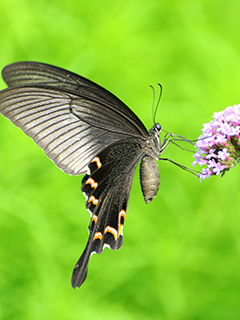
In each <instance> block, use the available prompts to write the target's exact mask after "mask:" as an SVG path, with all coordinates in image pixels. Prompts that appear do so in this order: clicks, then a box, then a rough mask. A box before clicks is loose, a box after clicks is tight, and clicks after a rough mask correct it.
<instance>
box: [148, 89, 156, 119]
mask: <svg viewBox="0 0 240 320" xmlns="http://www.w3.org/2000/svg"><path fill="white" fill-rule="evenodd" d="M149 87H150V88H152V91H153V103H152V119H153V123H154V124H155V121H154V105H155V89H154V87H153V86H152V85H151V84H150V85H149Z"/></svg>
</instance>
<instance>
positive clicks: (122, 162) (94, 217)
mask: <svg viewBox="0 0 240 320" xmlns="http://www.w3.org/2000/svg"><path fill="white" fill-rule="evenodd" d="M141 157H142V146H141V144H139V142H138V141H133V140H132V139H131V140H129V139H127V140H124V141H120V142H119V143H117V144H114V145H112V146H109V147H108V148H106V149H105V150H104V151H102V152H101V153H100V154H98V155H97V156H96V157H94V158H93V159H92V161H91V162H90V164H89V167H88V168H89V172H88V174H87V175H86V176H85V177H84V178H83V181H82V192H83V193H84V194H85V196H86V207H87V209H88V211H89V212H90V215H91V222H90V225H89V239H88V243H87V246H86V248H85V250H84V252H83V254H82V255H81V257H80V259H79V260H78V262H77V264H76V266H75V268H74V271H73V276H72V286H73V288H75V287H77V286H78V287H80V286H81V284H82V283H83V281H84V280H85V278H86V275H87V266H88V262H89V259H90V257H91V255H92V254H93V253H97V254H100V253H102V251H103V249H104V247H105V246H108V247H109V248H110V249H112V250H115V249H119V248H120V247H121V245H122V243H123V223H124V220H125V214H126V210H127V203H128V198H129V193H130V188H131V185H132V179H133V175H134V172H135V169H136V166H137V164H138V162H139V161H140V159H141Z"/></svg>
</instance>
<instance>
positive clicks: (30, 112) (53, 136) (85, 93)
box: [0, 63, 147, 175]
mask: <svg viewBox="0 0 240 320" xmlns="http://www.w3.org/2000/svg"><path fill="white" fill-rule="evenodd" d="M26 65H27V67H28V69H27V70H30V71H32V69H33V71H32V72H31V76H30V79H32V81H33V85H34V86H28V85H27V84H28V83H29V80H28V78H27V75H28V72H27V71H26V75H25V78H26V79H27V80H24V79H25V78H22V76H21V77H20V78H18V77H17V75H18V72H17V71H16V70H18V67H19V74H20V75H22V74H23V71H22V70H25V69H24V68H23V67H25V66H26ZM42 66H44V68H45V69H46V70H45V69H44V71H42ZM37 67H39V70H40V71H41V72H40V71H38V72H37V71H36V70H38V69H37ZM22 68H23V69H22ZM4 70H5V71H3V75H4V79H5V80H6V82H7V83H9V85H10V88H8V89H5V90H3V91H1V92H0V112H1V113H2V114H3V115H4V116H5V117H7V118H9V119H10V120H11V121H12V122H13V123H14V124H15V125H16V126H18V127H19V128H21V129H22V130H23V131H24V132H25V133H26V134H27V135H29V136H30V137H31V138H32V139H33V140H34V141H35V142H36V143H37V144H38V145H39V146H40V147H41V148H42V149H43V150H44V151H45V153H46V155H47V156H48V157H49V158H50V159H52V160H53V161H54V163H55V164H56V165H57V166H58V167H59V168H61V169H62V170H63V171H65V172H66V173H68V174H73V175H78V174H82V173H85V172H86V169H87V165H88V163H89V162H90V160H91V159H92V158H93V157H94V155H95V154H97V153H99V152H101V150H103V149H104V148H105V147H107V146H108V145H111V144H112V143H114V142H117V141H119V140H121V139H124V138H127V137H137V138H139V139H142V140H145V139H146V136H147V130H146V128H145V127H144V125H143V124H142V123H141V121H140V120H139V119H138V118H137V116H136V115H135V114H134V113H133V112H132V111H131V110H130V109H129V108H128V107H127V106H126V105H124V104H123V103H122V102H121V101H120V100H119V99H118V98H116V97H115V96H113V95H112V94H111V93H109V92H108V91H107V90H105V89H102V88H101V87H99V86H98V85H96V84H94V83H92V82H91V81H89V80H87V79H85V78H82V77H80V76H77V75H75V74H72V73H69V72H68V71H65V70H63V69H60V68H56V67H52V66H48V65H42V64H38V63H19V64H13V65H9V66H7V67H5V69H4ZM51 70H54V71H56V73H57V75H58V82H57V84H59V85H60V84H66V82H67V79H70V78H72V77H73V76H74V77H75V78H76V79H78V82H80V81H84V82H83V83H84V84H85V85H82V86H81V85H79V86H78V88H77V87H76V81H77V80H76V81H75V80H74V81H75V82H74V81H73V80H72V81H73V82H74V84H73V83H72V82H71V83H70V85H68V86H67V88H65V87H61V86H60V88H55V87H54V82H53V79H54V76H53V75H52V73H53V72H51ZM11 71H12V72H11ZM30 71H29V72H30ZM44 72H45V73H44ZM38 74H42V78H43V79H49V83H50V85H48V86H47V85H46V83H45V82H46V81H45V82H44V81H43V83H42V82H40V84H39V83H38V81H37V79H38V77H39V78H40V76H38ZM69 74H70V76H68V75H69ZM34 75H35V76H34ZM75 78H74V79H75ZM14 79H17V80H14ZM82 79H83V80H82ZM34 81H36V84H35V82H34ZM20 83H22V84H23V85H26V86H21V87H13V88H12V87H11V86H12V85H15V84H20ZM87 84H89V85H88V86H87ZM90 85H91V87H90ZM74 86H75V91H74V90H73V87H74ZM69 88H70V89H71V90H70V89H69ZM101 90H102V91H101Z"/></svg>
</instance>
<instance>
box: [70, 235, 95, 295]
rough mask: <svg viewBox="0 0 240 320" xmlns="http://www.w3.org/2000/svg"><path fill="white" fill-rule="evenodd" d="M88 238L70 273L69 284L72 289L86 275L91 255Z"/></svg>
mask: <svg viewBox="0 0 240 320" xmlns="http://www.w3.org/2000/svg"><path fill="white" fill-rule="evenodd" d="M90 243H91V241H90V238H89V239H88V243H87V245H86V248H85V249H84V251H83V253H82V255H81V257H80V258H79V260H78V262H77V263H76V264H75V267H74V269H73V274H72V280H71V284H72V287H73V289H75V288H76V287H80V286H81V285H82V284H83V282H84V281H85V279H86V277H87V268H88V262H89V259H90V257H91V253H92V252H91V250H89V249H90Z"/></svg>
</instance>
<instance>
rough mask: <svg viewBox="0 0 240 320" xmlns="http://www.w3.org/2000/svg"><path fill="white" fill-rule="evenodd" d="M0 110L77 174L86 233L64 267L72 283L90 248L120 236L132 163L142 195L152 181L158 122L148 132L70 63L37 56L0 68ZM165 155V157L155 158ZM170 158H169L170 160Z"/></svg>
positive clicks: (148, 194) (150, 191)
mask: <svg viewBox="0 0 240 320" xmlns="http://www.w3.org/2000/svg"><path fill="white" fill-rule="evenodd" d="M2 76H3V79H4V80H5V82H6V84H7V85H8V88H7V89H5V90H2V91H1V92H0V112H1V113H2V114H3V115H4V116H5V117H7V118H8V119H9V120H11V121H12V122H13V123H14V124H15V125H16V126H18V127H19V128H20V129H22V130H23V131H24V132H25V133H26V134H27V135H28V136H29V137H31V138H32V139H33V140H34V141H35V142H36V143H37V144H38V145H39V146H40V147H41V148H42V149H43V150H44V152H45V153H46V155H47V156H48V157H49V158H50V159H51V160H52V161H53V162H54V163H55V164H56V166H57V167H59V168H60V169H62V170H63V171H64V172H66V173H67V174H70V175H81V174H85V176H84V178H83V180H82V189H81V190H82V192H83V194H84V195H85V197H86V208H87V209H88V211H89V212H90V215H91V221H90V225H89V239H88V242H87V245H86V248H85V249H84V251H83V253H82V255H81V257H80V259H79V260H78V262H77V263H76V265H75V268H74V271H73V275H72V286H73V288H75V287H80V286H81V284H82V283H83V282H84V280H85V278H86V275H87V267H88V262H89V259H90V256H91V254H92V253H97V254H100V253H101V252H102V251H103V249H104V247H105V246H107V247H109V248H110V249H113V250H115V249H119V248H120V247H121V245H122V243H123V224H124V220H125V215H126V210H127V204H128V199H129V193H130V189H131V184H132V180H133V175H134V172H135V169H136V166H137V164H138V163H139V161H141V164H140V180H141V188H142V192H143V196H144V199H145V202H146V203H149V202H150V201H152V199H153V198H154V197H155V196H156V194H157V191H158V187H159V172H158V168H157V163H156V161H155V160H159V156H160V154H161V153H162V151H163V150H164V149H165V148H166V146H167V145H168V142H169V139H170V138H169V136H168V135H165V137H164V139H163V141H162V142H161V140H160V136H159V133H160V132H161V126H160V124H159V123H155V124H154V126H153V127H152V128H151V129H150V131H149V132H148V131H147V129H146V128H145V126H144V125H143V123H142V122H141V120H140V119H139V118H138V117H137V116H136V115H135V114H134V113H133V112H132V111H131V110H130V109H129V108H128V107H127V106H126V105H125V104H124V103H123V102H122V101H121V100H119V99H118V98H117V97H116V96H114V95H113V94H111V93H110V92H109V91H107V90H105V89H104V88H102V87H100V86H99V85H97V84H96V83H94V82H92V81H90V80H87V79H85V78H83V77H81V76H79V75H77V74H74V73H72V72H70V71H67V70H64V69H61V68H58V67H54V66H51V65H47V64H43V63H37V62H18V63H13V64H10V65H8V66H6V67H5V68H4V69H3V71H2ZM163 160H168V159H163ZM170 161H171V160H170Z"/></svg>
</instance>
